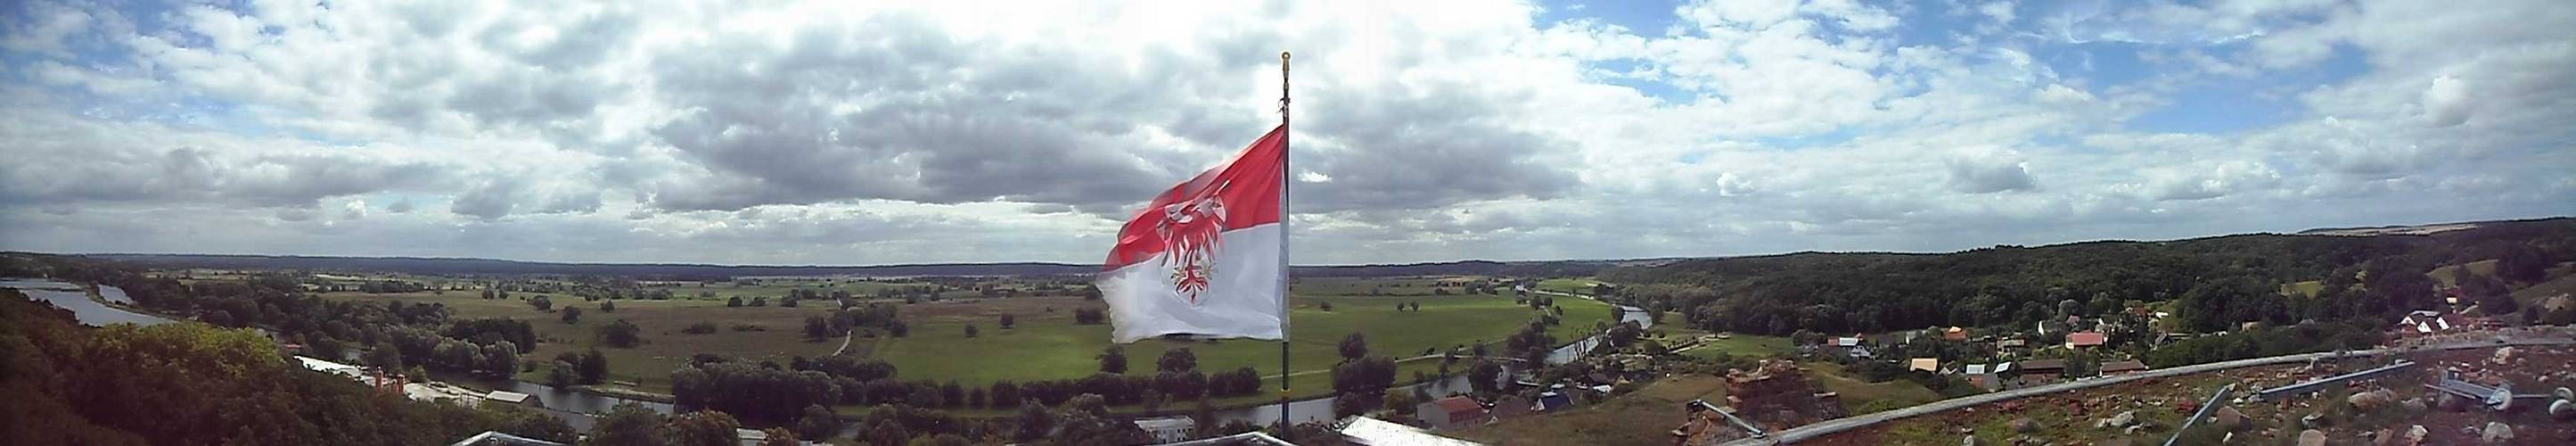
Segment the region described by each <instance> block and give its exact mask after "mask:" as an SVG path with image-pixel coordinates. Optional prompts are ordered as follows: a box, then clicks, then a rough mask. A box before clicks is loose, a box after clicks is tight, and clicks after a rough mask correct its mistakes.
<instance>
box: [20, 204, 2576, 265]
mask: <svg viewBox="0 0 2576 446" xmlns="http://www.w3.org/2000/svg"><path fill="white" fill-rule="evenodd" d="M2563 218H2576V215H2553V216H2541V217H2526V218H2506V219H2488V220H2462V221H2443V222H2430V223H2400V224H2385V225H2367V226H2326V227H2316V228H2307V229H2300V230H2297V231H2290V232H2281V231H2253V232H2231V233H2224V234H2207V235H2198V236H2190V237H2179V238H2154V239H2146V238H2101V239H2086V240H2070V241H2060V242H2051V243H2045V244H2035V245H2014V246H2025V247H2034V248H2036V247H2048V246H2059V245H2073V244H2082V243H2097V242H2160V241H2175V240H2194V239H2204V238H2215V237H2232V236H2240V235H2257V234H2276V235H2301V234H2302V233H2307V232H2315V231H2335V230H2354V229H2382V228H2408V227H2425V226H2442V225H2456V224H2477V223H2493V222H2504V221H2533V220H2552V219H2563ZM2322 237H2349V236H2322ZM1994 246H2000V245H1987V246H1982V247H1975V248H1966V249H1955V250H1947V251H1898V250H1833V251H1828V250H1797V251H1781V252H1770V253H1750V254H1719V255H1701V256H1652V257H1615V258H1566V259H1514V260H1502V259H1483V258H1469V259H1453V260H1435V261H1424V262H1397V263H1326V264H1300V263H1293V262H1292V263H1291V264H1290V265H1289V266H1291V267H1318V268H1330V267H1363V266H1411V265H1441V264H1454V263H1473V262H1493V263H1553V262H1634V261H1650V260H1676V259H1725V258H1743V257H1768V256H1782V255H1792V254H1804V253H1818V254H1903V255H1941V254H1952V253H1959V252H1966V251H1971V250H1976V249H1983V248H1990V247H1994ZM9 252H29V253H36V254H47V255H67V256H191V257H263V258H309V259H408V260H476V261H499V262H512V263H528V264H544V265H603V266H696V267H719V268H882V267H907V266H976V265H1050V266H1083V267H1088V266H1098V265H1099V263H1098V262H1089V263H1085V262H1064V261H1049V260H1017V261H992V262H918V263H876V264H815V263H808V264H789V263H703V262H586V261H556V260H525V259H511V258H496V257H450V256H406V255H313V254H237V253H179V252H89V253H66V252H41V251H21V250H12V251H9Z"/></svg>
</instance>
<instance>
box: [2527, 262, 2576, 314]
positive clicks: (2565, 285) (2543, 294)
mask: <svg viewBox="0 0 2576 446" xmlns="http://www.w3.org/2000/svg"><path fill="white" fill-rule="evenodd" d="M2569 265H2570V264H2564V263H2562V264H2559V265H2558V269H2557V270H2553V271H2551V272H2550V274H2551V275H2552V276H2554V277H2557V278H2556V279H2550V280H2549V281H2546V282H2541V283H2539V284H2535V285H2532V286H2529V287H2525V288H2523V289H2519V290H2514V292H2513V298H2514V300H2517V301H2521V302H2522V304H2523V305H2542V304H2547V303H2548V299H2549V298H2551V297H2556V296H2558V295H2561V294H2576V271H2568V269H2570V268H2571V267H2570V266H2569Z"/></svg>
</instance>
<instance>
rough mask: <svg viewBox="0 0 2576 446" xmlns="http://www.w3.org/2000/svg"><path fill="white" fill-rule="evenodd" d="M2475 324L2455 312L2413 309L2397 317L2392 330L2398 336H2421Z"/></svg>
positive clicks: (2471, 326) (2465, 328)
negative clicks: (2394, 327) (2395, 324)
mask: <svg viewBox="0 0 2576 446" xmlns="http://www.w3.org/2000/svg"><path fill="white" fill-rule="evenodd" d="M2477 325H2478V324H2475V323H2472V322H2470V321H2469V320H2467V319H2466V318H2463V317H2461V316H2460V315H2458V314H2455V313H2443V312H2439V311H2432V310H2415V311H2413V312H2409V313H2406V315H2405V316H2402V317H2399V318H2397V327H2396V329H2395V330H2394V331H2395V332H2396V333H2395V334H2396V335H2397V336H2399V337H2403V336H2421V335H2429V334H2434V333H2448V332H2452V331H2459V330H2467V329H2471V328H2473V327H2476V326H2477Z"/></svg>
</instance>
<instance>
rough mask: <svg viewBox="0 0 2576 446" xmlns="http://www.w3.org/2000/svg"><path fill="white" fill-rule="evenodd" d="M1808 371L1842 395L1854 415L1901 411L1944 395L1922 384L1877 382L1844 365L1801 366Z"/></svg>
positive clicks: (1812, 378)
mask: <svg viewBox="0 0 2576 446" xmlns="http://www.w3.org/2000/svg"><path fill="white" fill-rule="evenodd" d="M1799 365H1800V366H1804V367H1806V368H1807V379H1808V380H1809V381H1811V382H1813V383H1815V384H1816V385H1817V386H1819V387H1824V388H1825V390H1827V391H1832V392H1837V393H1841V394H1842V399H1843V408H1844V409H1848V410H1850V412H1851V414H1853V415H1859V414H1863V413H1869V412H1875V410H1864V408H1870V409H1879V408H1898V407H1908V406H1913V405H1917V404H1923V403H1929V402H1933V401H1940V400H1941V394H1940V393H1935V392H1933V391H1932V389H1927V388H1924V387H1923V385H1922V384H1916V383H1914V382H1913V381H1906V380H1902V379H1897V380H1889V381H1887V382H1880V383H1873V382H1869V381H1865V380H1862V379H1860V378H1859V377H1856V376H1852V375H1851V374H1849V373H1844V372H1843V366H1842V364H1835V363H1830V362H1805V363H1799Z"/></svg>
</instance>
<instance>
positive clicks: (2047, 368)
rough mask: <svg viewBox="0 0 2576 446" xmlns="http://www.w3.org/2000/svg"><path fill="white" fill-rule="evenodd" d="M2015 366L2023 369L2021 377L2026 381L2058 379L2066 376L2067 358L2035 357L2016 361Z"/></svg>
mask: <svg viewBox="0 0 2576 446" xmlns="http://www.w3.org/2000/svg"><path fill="white" fill-rule="evenodd" d="M2013 368H2016V369H2021V377H2022V379H2023V380H2025V381H2056V380H2057V378H2059V377H2064V376H2066V360H2063V359H2033V360H2029V361H2022V362H2019V363H2015V364H2013Z"/></svg>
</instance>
